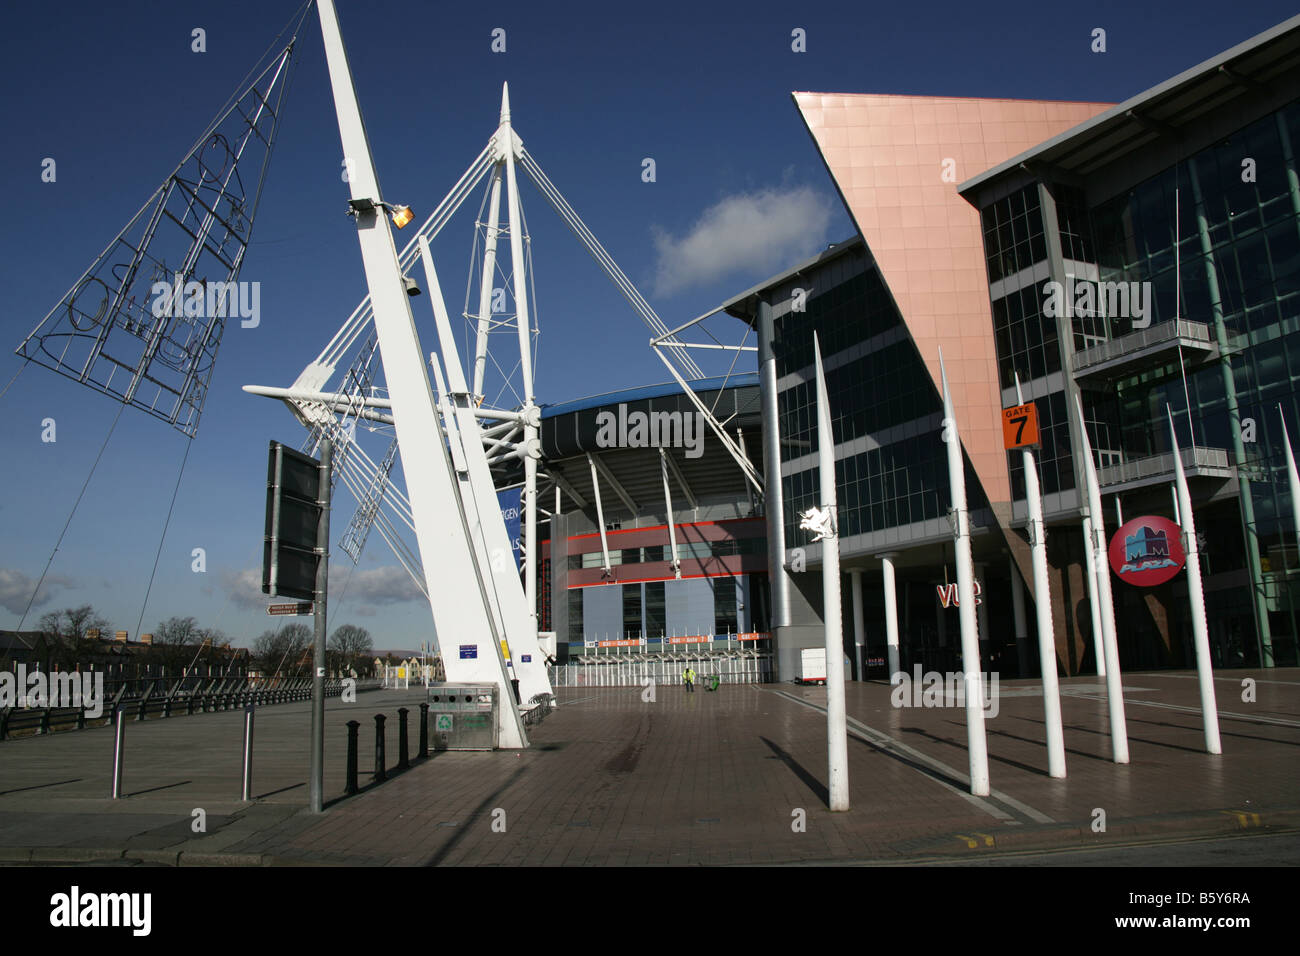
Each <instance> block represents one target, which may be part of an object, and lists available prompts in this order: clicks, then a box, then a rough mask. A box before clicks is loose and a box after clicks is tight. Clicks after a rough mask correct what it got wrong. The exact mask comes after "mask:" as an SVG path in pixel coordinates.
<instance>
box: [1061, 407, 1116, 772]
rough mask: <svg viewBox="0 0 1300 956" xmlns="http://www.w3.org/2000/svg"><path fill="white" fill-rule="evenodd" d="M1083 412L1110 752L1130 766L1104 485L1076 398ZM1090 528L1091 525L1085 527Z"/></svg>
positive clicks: (1084, 463) (1084, 462)
mask: <svg viewBox="0 0 1300 956" xmlns="http://www.w3.org/2000/svg"><path fill="white" fill-rule="evenodd" d="M1074 402H1075V406H1076V408H1077V409H1078V412H1079V423H1080V428H1079V434H1080V435H1081V436H1082V439H1083V465H1084V468H1083V471H1084V477H1085V480H1086V481H1087V482H1088V513H1089V517H1090V518H1091V519H1092V520H1091V522H1090V525H1091V527H1089V528H1088V530H1089V532H1090V533H1091V535H1092V537H1091V540H1089V541H1087V542H1085V545H1084V546H1085V547H1086V548H1088V549H1089V550H1090V551H1091V552H1092V563H1093V567H1094V569H1095V579H1096V582H1097V597H1098V600H1099V601H1100V603H1101V637H1102V643H1103V645H1104V651H1105V660H1106V706H1107V709H1108V710H1109V711H1110V749H1111V759H1112V760H1114V761H1115V763H1128V723H1127V721H1125V719H1124V686H1123V683H1122V682H1121V679H1120V672H1119V644H1118V642H1117V641H1116V637H1115V602H1114V597H1113V596H1112V594H1111V590H1110V560H1109V558H1108V557H1107V555H1106V523H1105V520H1104V518H1103V517H1102V510H1101V486H1100V485H1099V484H1098V483H1097V466H1096V465H1095V464H1094V463H1093V460H1092V442H1091V441H1089V440H1088V426H1087V424H1086V422H1087V420H1086V419H1085V418H1084V417H1083V404H1082V403H1081V402H1080V401H1079V396H1077V395H1076V396H1075V397H1074ZM1085 527H1087V526H1085Z"/></svg>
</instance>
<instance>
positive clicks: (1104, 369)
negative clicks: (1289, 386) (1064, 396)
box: [1074, 319, 1219, 467]
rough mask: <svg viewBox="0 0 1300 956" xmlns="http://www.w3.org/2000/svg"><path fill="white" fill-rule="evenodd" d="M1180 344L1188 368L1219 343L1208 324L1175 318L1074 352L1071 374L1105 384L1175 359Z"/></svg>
mask: <svg viewBox="0 0 1300 956" xmlns="http://www.w3.org/2000/svg"><path fill="white" fill-rule="evenodd" d="M1180 347H1181V348H1182V350H1183V362H1184V364H1186V365H1187V367H1188V368H1192V367H1194V366H1198V365H1202V364H1204V363H1206V362H1209V361H1212V360H1214V359H1216V358H1218V357H1219V346H1218V344H1217V343H1215V342H1214V341H1213V339H1212V337H1211V335H1210V327H1209V326H1208V325H1206V324H1205V323H1204V322H1193V321H1191V320H1190V319H1178V320H1177V321H1175V322H1162V323H1160V324H1159V325H1153V326H1151V327H1150V328H1149V329H1139V330H1138V331H1137V332H1131V333H1129V334H1128V335H1123V336H1120V337H1119V338H1117V339H1112V340H1111V341H1109V342H1103V343H1102V344H1101V345H1095V346H1093V347H1092V348H1090V349H1084V350H1083V351H1081V352H1076V353H1075V354H1074V377H1075V379H1076V380H1077V381H1078V382H1079V383H1080V384H1081V385H1091V386H1094V387H1104V385H1105V383H1106V382H1109V381H1113V380H1115V379H1119V378H1123V377H1124V376H1126V375H1132V374H1134V373H1135V372H1138V371H1141V370H1142V369H1143V368H1148V367H1151V366H1153V365H1162V364H1164V363H1166V362H1168V361H1171V360H1176V359H1177V357H1178V349H1179V348H1180ZM1170 467H1172V464H1171V466H1170Z"/></svg>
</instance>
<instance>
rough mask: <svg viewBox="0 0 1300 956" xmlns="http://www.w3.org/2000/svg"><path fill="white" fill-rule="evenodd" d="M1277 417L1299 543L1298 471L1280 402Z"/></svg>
mask: <svg viewBox="0 0 1300 956" xmlns="http://www.w3.org/2000/svg"><path fill="white" fill-rule="evenodd" d="M1277 417H1278V418H1280V419H1282V440H1283V441H1284V442H1286V476H1287V480H1288V482H1289V483H1290V485H1291V518H1292V520H1294V521H1295V533H1296V542H1297V544H1298V545H1300V472H1297V471H1296V466H1295V453H1294V452H1293V451H1292V450H1291V435H1290V434H1289V433H1288V432H1287V430H1286V416H1285V415H1283V414H1282V406H1281V405H1280V404H1279V405H1278V406H1277Z"/></svg>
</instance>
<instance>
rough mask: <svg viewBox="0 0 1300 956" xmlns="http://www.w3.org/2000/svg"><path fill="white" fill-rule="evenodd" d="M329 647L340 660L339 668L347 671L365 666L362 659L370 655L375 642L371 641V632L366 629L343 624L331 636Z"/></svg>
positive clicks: (338, 662)
mask: <svg viewBox="0 0 1300 956" xmlns="http://www.w3.org/2000/svg"><path fill="white" fill-rule="evenodd" d="M328 646H329V650H330V651H332V652H333V653H334V655H335V656H336V657H337V658H338V660H337V667H338V668H339V669H340V670H344V671H346V670H349V669H351V668H353V667H358V668H360V667H361V666H362V665H363V664H364V662H363V661H362V660H361V658H364V657H365V655H367V654H369V653H370V651H371V650H372V649H373V648H374V646H375V642H374V641H373V640H371V639H370V632H369V631H367V630H366V629H365V628H364V627H357V626H356V625H355V624H342V625H340V626H339V627H337V628H335V629H334V633H333V634H331V635H330V639H329V645H328Z"/></svg>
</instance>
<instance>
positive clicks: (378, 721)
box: [375, 714, 388, 783]
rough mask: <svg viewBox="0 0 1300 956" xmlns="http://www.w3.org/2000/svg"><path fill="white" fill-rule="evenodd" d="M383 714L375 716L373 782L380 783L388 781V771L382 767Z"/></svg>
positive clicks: (384, 718)
mask: <svg viewBox="0 0 1300 956" xmlns="http://www.w3.org/2000/svg"><path fill="white" fill-rule="evenodd" d="M386 719H387V718H386V717H384V715H383V714H375V780H377V781H379V782H380V783H382V782H383V781H385V780H387V779H388V769H387V768H386V767H385V766H384V721H385V720H386Z"/></svg>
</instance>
